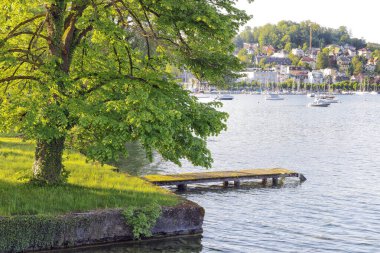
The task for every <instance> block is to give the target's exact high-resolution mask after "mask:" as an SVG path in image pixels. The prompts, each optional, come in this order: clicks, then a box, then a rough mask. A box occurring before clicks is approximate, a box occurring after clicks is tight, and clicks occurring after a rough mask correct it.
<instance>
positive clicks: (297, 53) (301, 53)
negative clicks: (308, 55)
mask: <svg viewBox="0 0 380 253" xmlns="http://www.w3.org/2000/svg"><path fill="white" fill-rule="evenodd" d="M292 54H293V55H295V56H298V57H303V56H305V53H304V51H303V50H302V49H300V48H293V49H292Z"/></svg>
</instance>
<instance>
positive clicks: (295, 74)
mask: <svg viewBox="0 0 380 253" xmlns="http://www.w3.org/2000/svg"><path fill="white" fill-rule="evenodd" d="M288 76H289V78H290V79H293V80H294V82H296V83H297V84H301V83H307V82H308V79H309V71H308V70H306V69H305V68H303V67H293V66H291V67H288Z"/></svg>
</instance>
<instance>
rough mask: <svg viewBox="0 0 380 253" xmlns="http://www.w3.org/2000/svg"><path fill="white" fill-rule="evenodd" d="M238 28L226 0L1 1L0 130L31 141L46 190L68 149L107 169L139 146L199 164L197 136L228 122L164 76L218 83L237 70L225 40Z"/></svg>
mask: <svg viewBox="0 0 380 253" xmlns="http://www.w3.org/2000/svg"><path fill="white" fill-rule="evenodd" d="M247 20H248V16H247V15H246V14H245V13H244V12H243V11H240V10H238V9H236V8H235V7H234V1H233V0H213V1H209V0H76V1H69V0H34V1H24V0H3V1H2V6H1V7H0V24H1V27H0V70H1V71H0V127H1V131H16V132H18V133H22V135H23V136H24V138H26V139H34V140H36V152H35V162H34V165H33V174H34V178H35V179H36V180H40V181H43V182H46V183H51V184H54V183H59V182H60V181H61V175H62V172H63V166H62V152H63V150H64V148H65V147H67V146H70V147H74V148H76V149H78V150H80V151H81V152H83V153H84V154H86V155H87V156H88V157H89V158H90V159H94V160H98V161H101V162H107V161H110V160H115V159H117V158H118V157H119V155H121V154H123V153H125V152H126V150H125V143H126V142H127V141H139V142H140V143H141V144H142V145H143V146H144V147H145V149H146V150H147V153H148V154H151V153H152V151H153V150H157V151H158V152H159V153H160V154H161V155H162V156H163V158H165V159H168V160H171V161H173V162H175V163H177V164H180V159H182V158H186V159H188V160H190V161H191V162H192V163H194V164H195V165H200V166H205V167H208V166H210V164H211V162H212V158H211V155H210V152H209V151H208V149H207V147H206V138H207V137H208V136H210V135H215V134H218V133H220V132H221V131H222V130H223V129H225V120H226V117H227V116H226V114H225V113H222V112H219V111H217V110H216V109H215V104H201V103H198V102H197V100H196V99H195V98H192V97H191V96H189V94H188V93H187V92H186V91H184V90H183V89H182V88H181V87H180V86H179V85H178V84H177V83H175V82H174V80H173V77H172V76H171V75H170V73H168V72H167V71H165V69H166V66H167V65H168V64H169V65H171V66H173V67H177V68H179V69H180V68H186V69H187V70H189V71H192V72H193V73H194V74H195V75H196V76H197V77H198V78H199V79H201V80H207V81H208V82H210V83H214V84H219V83H221V82H223V80H225V77H226V76H228V75H233V73H234V71H236V70H238V69H239V67H240V65H239V63H238V60H237V59H236V58H235V57H233V56H232V52H233V50H234V46H233V45H232V43H231V41H232V39H233V38H234V36H235V35H236V31H238V28H239V26H240V25H241V24H243V23H245V22H246V21H247Z"/></svg>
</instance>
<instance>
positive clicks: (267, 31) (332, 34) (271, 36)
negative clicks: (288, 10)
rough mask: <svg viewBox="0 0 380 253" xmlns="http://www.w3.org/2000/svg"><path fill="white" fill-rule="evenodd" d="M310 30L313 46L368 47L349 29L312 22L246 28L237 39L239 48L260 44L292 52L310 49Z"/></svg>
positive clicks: (287, 22)
mask: <svg viewBox="0 0 380 253" xmlns="http://www.w3.org/2000/svg"><path fill="white" fill-rule="evenodd" d="M310 29H312V35H313V36H312V38H313V39H312V43H313V44H312V46H313V47H316V48H323V47H325V46H327V45H329V44H339V45H345V44H350V45H352V46H354V47H356V49H360V48H363V47H366V42H365V40H363V39H357V38H352V37H351V36H350V32H349V31H348V29H347V27H345V26H341V27H339V28H338V29H333V28H327V27H322V26H320V25H318V24H316V23H313V22H310V21H303V22H301V23H296V22H292V21H280V22H278V23H277V24H276V25H273V24H267V25H264V26H261V27H255V28H251V27H246V28H245V29H244V30H243V31H242V32H241V33H240V34H239V35H238V36H237V37H236V38H235V44H236V47H237V48H242V47H243V43H259V45H260V46H265V45H272V46H273V47H275V48H276V49H285V50H287V51H290V50H291V49H292V48H298V47H301V48H305V47H306V48H308V47H309V41H310V39H309V38H310Z"/></svg>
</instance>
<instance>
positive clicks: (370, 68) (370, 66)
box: [365, 58, 378, 73]
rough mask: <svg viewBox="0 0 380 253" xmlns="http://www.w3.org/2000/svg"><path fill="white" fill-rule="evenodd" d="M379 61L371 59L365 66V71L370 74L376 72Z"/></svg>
mask: <svg viewBox="0 0 380 253" xmlns="http://www.w3.org/2000/svg"><path fill="white" fill-rule="evenodd" d="M377 61H378V60H377V58H371V59H369V60H368V62H367V64H366V65H365V71H366V72H368V73H373V72H375V69H376V64H377Z"/></svg>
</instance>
